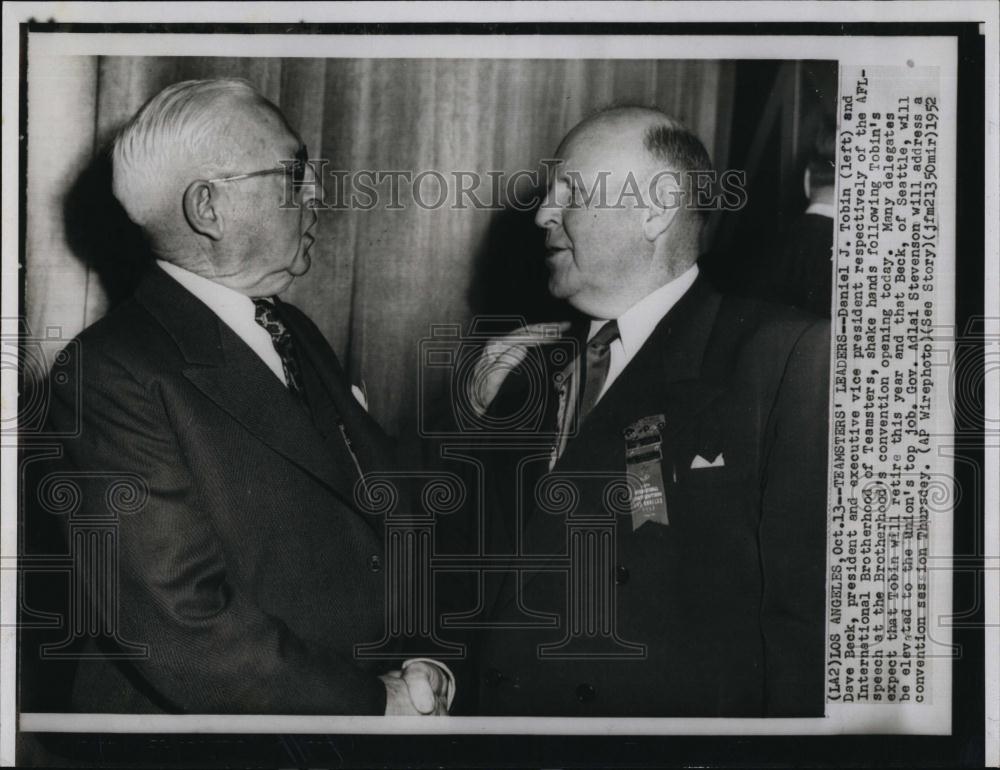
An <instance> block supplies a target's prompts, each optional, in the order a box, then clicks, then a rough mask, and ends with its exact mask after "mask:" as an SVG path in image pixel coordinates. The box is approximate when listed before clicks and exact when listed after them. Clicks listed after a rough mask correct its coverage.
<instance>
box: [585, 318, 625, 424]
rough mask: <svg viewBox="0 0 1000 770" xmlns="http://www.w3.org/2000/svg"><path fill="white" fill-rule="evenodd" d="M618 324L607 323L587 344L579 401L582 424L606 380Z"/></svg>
mask: <svg viewBox="0 0 1000 770" xmlns="http://www.w3.org/2000/svg"><path fill="white" fill-rule="evenodd" d="M618 337H619V334H618V322H617V321H608V322H607V323H606V324H604V326H602V327H601V328H600V330H599V331H598V332H597V334H595V335H594V336H593V338H592V339H591V340H590V342H588V343H587V364H586V369H585V370H584V375H583V378H584V387H583V397H582V398H581V399H580V416H579V420H580V422H582V421H583V420H584V419H586V417H587V415H588V414H589V413H590V410H591V409H593V408H594V405H595V404H596V403H597V397H598V396H599V395H600V394H601V390H602V389H603V388H604V382H605V380H607V379H608V367H609V366H610V365H611V343H612V342H614V341H615V340H616V339H618Z"/></svg>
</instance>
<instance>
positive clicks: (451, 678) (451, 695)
mask: <svg viewBox="0 0 1000 770" xmlns="http://www.w3.org/2000/svg"><path fill="white" fill-rule="evenodd" d="M411 663H430V664H431V665H432V666H437V667H438V668H439V669H440V670H441V671H442V672H443V673H444V675H445V677H446V678H447V680H448V704H447V705H448V708H449V710H450V709H451V702H452V701H453V700H455V675H454V674H453V673H451V669H450V668H448V666H446V665H445V664H444V663H442V662H441V661H439V660H434V658H407V659H406V660H404V661H403V668H402V670H403V671H406V667H407V666H409V665H410V664H411Z"/></svg>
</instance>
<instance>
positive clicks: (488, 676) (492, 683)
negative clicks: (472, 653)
mask: <svg viewBox="0 0 1000 770" xmlns="http://www.w3.org/2000/svg"><path fill="white" fill-rule="evenodd" d="M503 680H504V676H503V674H501V673H500V672H499V671H497V670H496V669H495V668H488V669H486V673H484V674H483V681H484V682H486V686H487V687H499V686H500V683H501V682H502V681H503Z"/></svg>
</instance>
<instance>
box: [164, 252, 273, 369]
mask: <svg viewBox="0 0 1000 770" xmlns="http://www.w3.org/2000/svg"><path fill="white" fill-rule="evenodd" d="M156 264H158V265H159V266H160V267H162V268H163V271H164V272H165V273H166V274H167V275H169V276H170V277H171V278H173V279H175V280H176V281H177V282H178V283H179V284H180V285H181V286H183V287H184V288H185V289H187V290H188V291H189V292H191V293H192V294H194V296H196V297H197V298H198V299H200V300H201V301H202V302H204V303H205V304H206V305H208V309H209V310H211V311H212V312H213V313H215V314H216V315H217V316H218V317H219V319H220V320H221V321H222V322H223V323H224V324H225V325H226V326H228V327H229V328H230V329H232V330H233V332H235V333H236V336H238V337H239V338H240V339H241V340H243V341H244V342H245V343H246V344H247V345H248V346H249V347H250V349H251V350H252V351H253V352H254V353H256V354H257V356H258V357H259V358H260V360H261V361H263V362H264V363H265V364H267V368H268V369H270V370H271V371H272V372H274V376H275V377H277V378H278V379H279V380H281V383H282V385H285V387H287V386H288V383H287V382H286V381H285V369H284V367H283V366H282V365H281V356H279V355H278V351H276V350H275V349H274V343H273V342H272V341H271V335H270V334H268V333H267V330H266V329H264V327H263V326H261V325H260V324H258V323H257V321H256V320H254V318H255V314H256V312H257V308H256V307H254V304H253V302H252V301H251V300H250V298H249V297H248V296H246V295H245V294H240V293H239V292H238V291H234V290H233V289H230V288H229V287H227V286H223V285H222V284H220V283H216V282H215V281H212V280H209V279H208V278H203V277H202V276H200V275H196V274H195V273H192V272H191V271H190V270H185V269H184V268H183V267H177V265H174V264H171V263H170V262H165V261H164V260H162V259H158V260H156Z"/></svg>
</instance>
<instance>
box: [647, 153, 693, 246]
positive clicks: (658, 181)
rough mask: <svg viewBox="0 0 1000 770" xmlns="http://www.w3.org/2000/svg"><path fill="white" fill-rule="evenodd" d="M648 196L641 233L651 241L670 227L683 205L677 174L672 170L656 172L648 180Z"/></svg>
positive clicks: (682, 191)
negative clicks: (647, 205)
mask: <svg viewBox="0 0 1000 770" xmlns="http://www.w3.org/2000/svg"><path fill="white" fill-rule="evenodd" d="M649 197H650V201H649V207H648V208H647V209H646V218H645V219H644V220H643V223H642V234H643V236H644V237H645V238H646V240H647V241H649V242H650V243H653V242H655V241H656V239H657V238H659V237H660V236H661V235H663V234H664V233H665V232H667V230H669V229H670V225H672V224H673V223H674V220H675V218H676V217H677V214H678V212H679V211H680V208H681V206H683V205H684V190H683V189H682V188H681V186H680V178H679V175H678V174H676V173H674V172H672V171H665V172H660V173H658V174H657V175H656V176H654V177H653V178H652V180H650V183H649Z"/></svg>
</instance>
